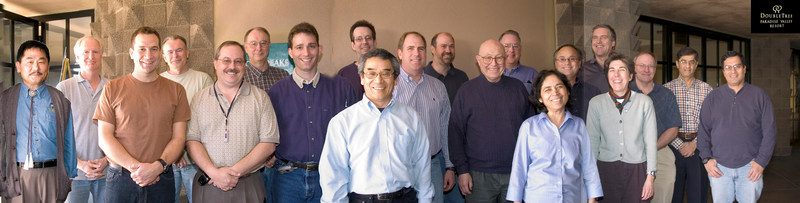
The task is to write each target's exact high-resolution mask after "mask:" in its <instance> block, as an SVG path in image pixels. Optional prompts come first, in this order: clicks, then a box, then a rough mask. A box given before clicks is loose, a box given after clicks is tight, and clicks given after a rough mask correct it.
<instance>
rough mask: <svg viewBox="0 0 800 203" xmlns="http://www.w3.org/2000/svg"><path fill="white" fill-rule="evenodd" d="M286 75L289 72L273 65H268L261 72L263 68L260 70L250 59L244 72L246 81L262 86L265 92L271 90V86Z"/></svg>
mask: <svg viewBox="0 0 800 203" xmlns="http://www.w3.org/2000/svg"><path fill="white" fill-rule="evenodd" d="M286 76H289V72H286V71H285V70H283V69H279V68H275V67H272V66H267V70H266V71H264V72H261V70H258V68H256V67H255V66H253V65H252V64H250V62H249V61H248V62H247V68H246V70H245V72H244V81H246V82H247V83H250V84H252V85H255V86H256V87H258V88H261V89H262V90H264V91H265V92H269V87H271V86H272V84H275V83H276V82H278V81H280V80H281V79H283V78H285V77H286Z"/></svg>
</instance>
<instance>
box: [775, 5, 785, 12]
mask: <svg viewBox="0 0 800 203" xmlns="http://www.w3.org/2000/svg"><path fill="white" fill-rule="evenodd" d="M781 9H783V6H781V5H775V6H773V7H772V11H775V13H780V12H781Z"/></svg>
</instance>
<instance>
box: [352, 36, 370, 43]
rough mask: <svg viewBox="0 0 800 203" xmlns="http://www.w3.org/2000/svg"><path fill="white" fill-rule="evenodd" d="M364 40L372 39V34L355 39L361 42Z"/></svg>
mask: <svg viewBox="0 0 800 203" xmlns="http://www.w3.org/2000/svg"><path fill="white" fill-rule="evenodd" d="M364 40H372V36H369V35H367V36H364V37H361V36H358V37H356V39H355V41H356V42H361V41H364Z"/></svg>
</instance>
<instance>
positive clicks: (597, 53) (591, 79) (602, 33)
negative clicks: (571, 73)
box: [578, 24, 617, 92]
mask: <svg viewBox="0 0 800 203" xmlns="http://www.w3.org/2000/svg"><path fill="white" fill-rule="evenodd" d="M616 45H617V33H616V32H614V28H611V26H609V25H606V24H600V25H597V26H594V27H593V28H592V52H594V58H592V59H590V60H588V61H586V63H583V68H581V72H580V73H578V75H580V76H581V77H583V80H584V81H586V83H589V84H592V85H594V86H595V87H597V88H598V89H600V92H608V90H609V86H608V77H606V74H605V72H604V71H603V64H604V63H605V62H606V59H608V56H609V54H611V52H612V51H613V50H614V46H616Z"/></svg>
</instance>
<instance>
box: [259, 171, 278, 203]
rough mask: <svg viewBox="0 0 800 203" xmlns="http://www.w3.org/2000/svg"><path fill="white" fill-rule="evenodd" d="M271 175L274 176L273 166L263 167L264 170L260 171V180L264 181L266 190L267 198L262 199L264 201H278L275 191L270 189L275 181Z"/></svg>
mask: <svg viewBox="0 0 800 203" xmlns="http://www.w3.org/2000/svg"><path fill="white" fill-rule="evenodd" d="M275 165H276V166H277V165H278V163H277V161H275ZM273 177H275V167H272V168H264V171H263V172H261V180H262V181H264V190H266V194H267V200H266V201H264V202H265V203H276V202H278V198H276V197H275V191H273V190H272V185H273V183H274V182H275V181H274V180H273Z"/></svg>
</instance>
